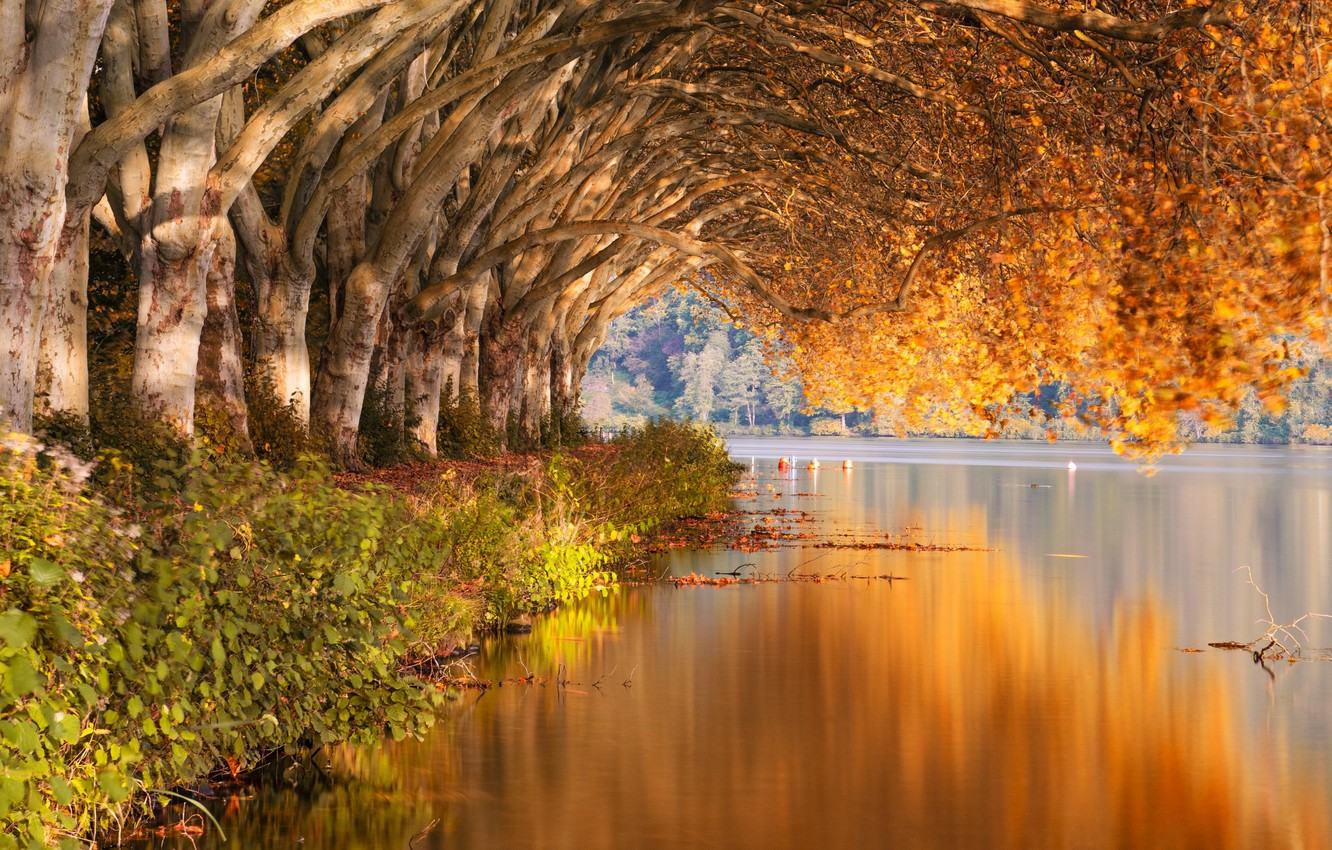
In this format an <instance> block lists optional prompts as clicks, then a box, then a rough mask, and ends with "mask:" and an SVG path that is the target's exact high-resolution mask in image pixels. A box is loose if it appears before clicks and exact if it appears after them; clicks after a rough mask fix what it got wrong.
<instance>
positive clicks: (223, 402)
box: [197, 222, 254, 454]
mask: <svg viewBox="0 0 1332 850" xmlns="http://www.w3.org/2000/svg"><path fill="white" fill-rule="evenodd" d="M213 232H214V233H215V234H216V236H215V237H214V239H213V244H214V249H213V253H212V260H211V262H210V263H209V267H208V268H207V269H205V272H204V273H205V277H206V287H207V302H208V311H207V314H206V316H205V318H204V325H203V332H202V335H201V337H200V339H199V375H198V398H197V403H198V406H199V407H200V408H201V409H208V410H209V411H211V412H212V413H213V414H214V415H217V416H221V417H222V418H223V420H224V421H225V422H226V425H227V430H228V431H229V432H230V434H229V435H228V438H229V439H232V440H234V441H235V446H236V448H238V449H240V450H241V451H242V452H244V453H246V454H252V453H253V452H254V445H253V444H252V443H251V442H250V428H249V409H248V407H247V406H246V403H245V365H244V362H243V360H242V358H241V329H240V320H239V318H238V317H237V316H236V291H235V290H236V240H235V237H234V236H233V235H232V233H231V229H230V228H229V227H228V226H226V223H225V222H222V223H221V226H220V227H217V228H215V229H214V230H213Z"/></svg>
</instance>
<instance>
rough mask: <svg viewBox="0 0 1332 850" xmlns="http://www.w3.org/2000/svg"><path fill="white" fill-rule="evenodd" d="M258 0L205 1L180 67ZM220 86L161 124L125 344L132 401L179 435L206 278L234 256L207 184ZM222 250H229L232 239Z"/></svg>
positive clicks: (216, 41)
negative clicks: (134, 314)
mask: <svg viewBox="0 0 1332 850" xmlns="http://www.w3.org/2000/svg"><path fill="white" fill-rule="evenodd" d="M262 8H263V2H262V0H238V2H235V3H230V4H221V5H218V6H214V7H211V8H210V9H208V11H207V12H206V13H203V17H202V18H201V20H200V21H199V22H198V23H197V26H196V27H195V28H194V29H195V31H194V32H193V33H191V34H192V36H193V38H191V40H190V45H189V50H188V54H187V56H186V66H187V67H192V66H194V65H196V64H198V63H200V62H202V61H204V60H206V59H207V58H209V57H210V56H211V54H212V53H214V52H215V51H216V50H217V49H218V48H220V47H221V46H223V45H225V44H226V43H228V42H229V41H231V39H232V38H234V37H235V36H236V34H238V33H241V32H244V31H245V30H246V29H248V28H249V27H250V26H251V25H252V24H253V23H254V21H255V19H256V18H257V17H258V14H259V11H260V9H262ZM222 101H223V97H222V95H217V96H215V97H213V98H210V99H209V100H207V101H204V102H203V103H199V104H197V105H195V106H191V107H189V108H188V109H185V110H184V111H182V112H180V113H178V114H177V115H176V116H175V117H174V118H172V119H171V121H169V122H168V124H167V126H166V130H165V133H164V135H163V138H162V146H161V151H160V153H159V155H158V161H157V174H156V180H155V185H154V192H153V202H152V208H151V209H150V210H149V211H148V212H147V213H146V215H147V216H148V217H149V219H150V226H147V227H143V228H142V231H143V239H142V240H141V242H140V245H141V247H140V254H139V256H140V275H139V322H138V329H137V334H136V339H135V346H134V378H133V382H132V387H133V393H134V399H135V403H136V404H137V405H138V407H139V409H140V410H141V411H142V412H143V413H144V414H146V415H148V416H151V417H153V418H155V419H160V420H161V421H163V422H165V423H167V424H169V425H170V426H171V427H173V428H174V429H175V430H176V431H178V432H179V433H181V434H186V435H188V434H191V433H193V431H194V401H195V379H196V377H197V375H196V373H197V366H198V356H199V343H200V335H201V334H202V332H203V326H204V319H205V318H206V316H207V313H208V300H207V299H208V278H209V276H210V275H213V274H216V273H217V272H218V270H220V269H234V262H220V263H219V262H218V257H217V252H218V251H225V250H228V249H226V248H224V247H223V244H224V243H230V240H231V233H230V230H229V228H230V225H229V224H228V223H227V221H226V219H225V217H224V216H225V214H226V211H225V210H220V209H218V198H217V196H216V192H215V191H211V192H210V191H209V188H210V187H209V181H208V172H209V169H210V168H211V167H212V165H213V163H214V162H216V159H217V127H218V119H219V117H220V115H221V111H222ZM231 250H233V251H234V248H232V249H231Z"/></svg>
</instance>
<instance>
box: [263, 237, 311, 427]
mask: <svg viewBox="0 0 1332 850" xmlns="http://www.w3.org/2000/svg"><path fill="white" fill-rule="evenodd" d="M252 265H257V264H252ZM266 274H268V276H269V277H268V280H267V281H264V280H263V279H262V278H261V279H260V280H256V284H257V285H256V287H255V288H256V290H257V302H258V303H257V304H256V310H255V312H256V316H255V323H254V331H253V333H252V334H251V346H252V349H253V353H254V360H255V366H256V368H257V369H258V370H259V373H260V374H261V375H263V376H264V378H265V380H266V381H267V382H268V384H269V385H270V388H271V390H272V393H273V396H274V398H275V400H276V401H277V402H278V404H280V405H282V406H286V405H292V406H293V408H294V409H295V411H296V413H297V415H298V416H299V417H300V419H301V421H302V422H305V423H306V424H308V423H309V421H310V349H309V347H308V345H307V344H306V341H305V320H306V316H307V315H308V313H309V307H310V286H311V284H312V282H313V281H311V279H310V277H309V276H308V275H304V274H301V273H299V272H298V271H297V270H296V269H294V268H293V267H292V266H291V264H289V263H287V262H284V261H281V260H279V261H277V262H276V263H275V264H273V265H268V266H267V271H266ZM251 277H252V279H253V277H254V273H253V271H252V272H251Z"/></svg>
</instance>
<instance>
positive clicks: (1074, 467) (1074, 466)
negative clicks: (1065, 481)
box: [1068, 460, 1078, 472]
mask: <svg viewBox="0 0 1332 850" xmlns="http://www.w3.org/2000/svg"><path fill="white" fill-rule="evenodd" d="M1077 468H1078V465H1077V464H1076V463H1074V462H1073V461H1071V460H1070V461H1069V462H1068V471H1069V472H1075V471H1077Z"/></svg>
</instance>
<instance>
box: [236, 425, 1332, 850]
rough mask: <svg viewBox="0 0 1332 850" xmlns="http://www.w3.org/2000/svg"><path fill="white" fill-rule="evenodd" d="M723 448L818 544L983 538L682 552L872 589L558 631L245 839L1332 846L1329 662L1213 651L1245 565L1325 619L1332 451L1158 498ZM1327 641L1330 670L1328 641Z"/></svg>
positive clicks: (963, 462) (1079, 457)
mask: <svg viewBox="0 0 1332 850" xmlns="http://www.w3.org/2000/svg"><path fill="white" fill-rule="evenodd" d="M732 453H733V455H734V456H735V457H736V458H737V459H738V460H741V461H743V462H745V463H747V464H749V465H750V466H751V469H752V475H753V484H752V488H753V490H754V497H752V498H750V499H747V500H744V501H743V502H741V506H742V507H744V508H745V509H746V510H750V511H755V512H771V511H773V510H774V509H786V510H799V511H806V512H809V514H810V515H811V521H810V522H807V523H804V524H801V525H800V526H798V528H796V530H798V531H802V532H803V531H808V530H811V529H813V530H817V531H818V533H819V535H820V537H821V538H824V539H826V538H827V537H828V536H829V535H845V536H838V537H837V538H836V539H839V540H861V541H869V540H875V539H877V540H882V539H883V538H882V537H881V535H882V534H885V533H891V534H901V535H905V537H904V538H903V539H907V540H914V541H917V542H922V543H933V544H937V545H942V546H965V547H973V548H972V549H970V550H965V551H942V552H941V551H932V552H902V551H884V550H855V549H816V548H807V547H806V546H807V544H808V543H812V542H813V541H812V540H807V541H804V544H805V545H801V544H796V545H788V546H787V547H786V548H781V549H779V550H777V551H759V552H739V551H726V550H720V551H714V552H701V553H700V552H687V553H686V552H681V553H676V554H673V555H671V556H669V557H667V558H664V559H662V560H660V561H659V562H658V563H657V564H656V565H655V570H656V571H657V572H658V573H672V574H676V575H680V574H687V573H690V572H697V573H700V574H704V575H708V576H711V575H714V574H716V573H718V572H721V571H730V570H735V569H737V568H741V565H742V564H752V565H753V566H746V567H743V568H742V572H743V573H744V574H751V573H759V574H767V575H772V576H785V575H787V574H788V573H791V571H792V570H795V571H796V573H795V574H796V575H809V574H813V573H823V574H826V575H845V576H847V578H841V579H837V580H829V581H824V582H818V583H816V582H808V581H807V582H782V583H767V584H758V585H741V586H737V587H725V588H693V589H689V588H681V589H676V588H674V587H673V586H671V585H669V584H654V585H647V586H634V587H626V588H623V589H622V590H621V591H620V592H619V593H618V594H616V595H613V596H611V597H610V598H607V599H600V600H589V601H588V602H587V603H585V604H582V605H578V606H572V607H570V608H568V609H566V610H563V611H560V612H557V613H556V614H554V615H552V616H550V617H548V618H545V619H543V620H541V621H540V622H539V623H538V624H537V626H536V628H535V630H534V631H533V633H532V634H531V635H528V636H523V637H517V638H505V639H497V640H495V641H492V642H491V643H490V644H489V645H487V646H486V647H485V649H484V651H483V654H482V656H481V658H480V659H479V660H478V661H477V662H476V665H475V666H476V670H477V673H478V674H479V675H481V676H484V677H488V678H493V679H496V680H503V679H506V678H513V677H519V676H524V675H526V674H527V672H528V671H530V672H532V673H535V674H537V675H538V676H543V677H549V678H548V680H547V683H546V684H545V685H544V686H543V685H538V684H527V685H524V684H515V683H513V682H510V683H508V684H505V685H504V686H503V687H498V688H492V689H491V690H490V691H489V692H487V693H485V694H484V695H479V694H477V693H475V692H471V693H468V694H467V695H465V696H464V698H463V699H462V700H460V701H459V702H458V703H457V704H456V706H455V707H454V708H453V709H452V711H451V713H450V715H449V717H448V718H447V720H445V721H444V722H443V723H442V724H441V725H440V726H439V727H437V729H436V730H435V731H434V733H432V736H431V737H430V738H429V739H428V740H426V741H424V742H419V743H417V742H407V743H401V744H393V743H388V744H385V745H384V746H383V747H381V748H378V749H375V750H372V751H371V750H361V751H350V750H348V751H341V752H338V753H335V754H334V757H333V761H334V762H335V765H336V767H338V768H339V769H340V770H339V771H338V772H340V773H342V774H343V775H351V776H354V777H356V778H355V779H354V780H353V781H348V782H338V783H333V784H330V785H329V786H328V787H327V788H326V789H325V790H323V791H322V792H320V793H318V794H316V795H315V797H314V799H313V801H311V800H310V799H308V798H302V797H300V796H299V795H297V794H296V792H294V791H293V792H283V793H269V794H265V795H261V796H260V797H257V798H255V799H249V800H243V801H233V802H232V805H231V807H230V811H229V814H228V816H227V819H226V820H225V821H224V826H227V827H228V830H229V832H228V842H227V845H228V846H235V847H288V846H290V847H295V846H300V847H301V848H304V850H311V848H340V849H341V848H407V847H408V846H409V844H412V845H413V846H415V847H417V848H482V847H484V848H527V847H530V848H587V850H593V849H594V848H639V847H641V848H658V847H659V848H677V847H679V848H688V847H719V848H730V847H756V848H757V847H763V848H785V847H796V848H805V847H829V848H840V847H848V848H849V847H856V848H878V847H901V848H934V847H939V848H945V847H946V848H988V847H996V848H1046V847H1049V848H1138V847H1143V848H1149V847H1150V848H1155V847H1198V848H1332V663H1329V662H1324V663H1317V662H1308V661H1306V662H1301V663H1294V664H1290V663H1284V662H1283V663H1273V664H1269V665H1266V666H1260V665H1256V664H1254V663H1253V661H1252V660H1251V659H1250V657H1249V656H1248V655H1247V654H1245V653H1241V652H1233V651H1231V652H1227V651H1222V650H1218V649H1212V648H1209V647H1208V643H1209V642H1219V641H1249V640H1252V639H1254V638H1256V637H1257V636H1258V635H1260V634H1261V633H1262V632H1263V631H1264V626H1262V625H1259V624H1258V622H1257V621H1258V620H1259V619H1261V618H1263V617H1265V616H1266V614H1265V609H1264V604H1263V599H1262V597H1261V596H1260V595H1259V594H1258V593H1257V592H1256V591H1255V590H1254V588H1252V587H1251V586H1249V585H1248V584H1247V583H1246V577H1245V574H1244V573H1243V572H1236V570H1237V569H1238V568H1240V567H1242V566H1250V567H1252V569H1253V575H1254V577H1255V578H1256V580H1257V581H1258V583H1259V584H1260V585H1261V586H1262V587H1263V589H1265V590H1266V591H1267V592H1268V594H1269V595H1270V597H1271V603H1272V609H1273V613H1274V615H1275V617H1276V618H1277V619H1278V620H1279V621H1287V620H1291V619H1294V618H1295V617H1298V616H1299V615H1300V614H1302V613H1304V612H1305V611H1310V610H1313V611H1326V612H1332V453H1330V452H1328V451H1326V450H1320V449H1272V450H1267V449H1261V448H1251V447H1246V448H1236V447H1223V448H1219V449H1216V448H1196V449H1193V450H1191V451H1190V452H1189V453H1187V454H1186V455H1184V456H1183V457H1180V458H1170V459H1167V460H1166V461H1164V462H1162V463H1161V465H1160V469H1159V471H1158V472H1157V473H1156V474H1155V475H1154V476H1151V477H1146V476H1144V475H1142V474H1141V473H1139V472H1138V471H1136V469H1135V467H1134V466H1133V465H1132V464H1129V463H1125V462H1123V461H1121V460H1119V459H1117V458H1115V457H1114V455H1113V454H1111V453H1110V452H1109V451H1108V450H1105V449H1104V448H1102V447H1100V446H1084V445H1077V444H1074V445H1064V444H1059V445H1055V446H1049V447H1045V446H1033V445H1031V444H1025V443H1024V444H1004V443H980V442H961V441H958V442H946V441H895V440H893V441H864V440H842V441H838V440H809V441H801V442H798V443H793V442H785V443H783V442H775V441H759V440H734V441H733V442H732ZM790 454H794V455H796V456H797V458H798V461H797V465H796V470H795V471H794V472H792V473H783V472H779V471H778V470H777V464H776V458H777V457H778V456H781V455H790ZM811 457H818V458H819V459H820V461H821V462H822V468H821V469H820V470H819V471H817V472H811V471H809V470H807V469H805V468H804V467H805V462H806V461H807V460H808V459H810V458H811ZM844 458H851V459H853V460H854V461H855V466H854V469H851V470H849V471H844V470H842V469H841V468H840V467H841V460H842V459H844ZM1070 460H1072V461H1074V462H1075V463H1076V465H1077V469H1076V471H1069V470H1068V469H1067V468H1066V467H1067V464H1068V462H1069V461H1070ZM766 516H767V517H771V518H772V519H773V520H775V521H777V522H788V523H789V515H788V516H787V517H786V518H781V517H777V516H773V515H772V514H770V513H769V514H767V515H766ZM764 520H765V514H763V513H756V514H755V515H754V516H752V517H749V518H748V519H747V520H746V521H747V522H752V523H760V522H763V521H764ZM876 535H880V536H878V537H876ZM981 549H984V550H988V551H980V550H981ZM886 574H892V575H896V576H902V577H904V579H903V580H900V581H892V582H889V581H884V580H880V579H864V578H862V579H856V578H852V577H851V576H856V575H861V576H878V575H886ZM1305 625H1306V627H1307V628H1306V629H1305V632H1306V635H1305V636H1304V637H1302V638H1301V640H1302V642H1303V644H1304V646H1305V657H1306V658H1314V657H1319V658H1326V657H1328V654H1329V653H1328V651H1327V647H1329V646H1332V621H1317V620H1306V621H1305ZM1185 649H1201V650H1203V651H1202V652H1185V651H1184V650H1185ZM560 665H563V666H564V667H563V669H564V671H565V678H566V680H567V681H566V684H565V686H564V687H561V686H560V685H559V684H558V683H557V681H556V680H557V679H558V678H559V674H558V672H557V671H558V670H559V669H560ZM434 819H438V823H437V824H436V826H435V827H434V828H433V829H432V830H431V831H429V832H428V833H426V834H424V835H421V836H418V837H417V839H416V840H415V841H414V842H413V841H412V836H413V835H414V834H415V833H417V831H418V830H421V829H422V828H423V827H425V826H426V825H427V824H428V823H430V822H431V821H432V820H434ZM210 840H212V839H210Z"/></svg>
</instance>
